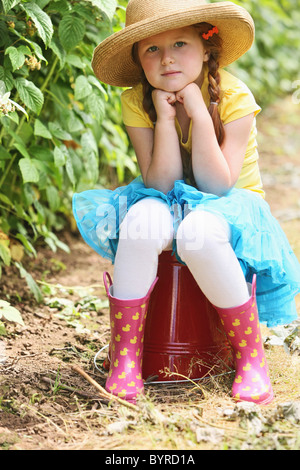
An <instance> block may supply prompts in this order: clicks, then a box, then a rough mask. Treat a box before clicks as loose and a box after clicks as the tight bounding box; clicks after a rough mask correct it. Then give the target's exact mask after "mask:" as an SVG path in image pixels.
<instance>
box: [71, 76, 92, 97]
mask: <svg viewBox="0 0 300 470" xmlns="http://www.w3.org/2000/svg"><path fill="white" fill-rule="evenodd" d="M92 91H93V88H92V85H90V84H89V82H88V79H87V78H86V77H85V76H84V75H79V77H77V78H76V80H75V99H76V100H82V99H83V98H86V97H87V96H89V95H90V94H91V93H92Z"/></svg>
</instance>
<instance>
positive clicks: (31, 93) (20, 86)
mask: <svg viewBox="0 0 300 470" xmlns="http://www.w3.org/2000/svg"><path fill="white" fill-rule="evenodd" d="M15 86H16V89H17V90H18V92H19V95H20V98H21V100H22V101H23V102H24V103H25V105H26V106H27V107H28V108H29V109H31V111H33V112H34V113H36V114H40V112H41V109H42V107H43V104H44V95H43V93H42V92H41V91H40V90H39V88H37V87H36V86H35V84H34V83H33V82H30V81H29V80H26V78H22V77H18V78H16V79H15Z"/></svg>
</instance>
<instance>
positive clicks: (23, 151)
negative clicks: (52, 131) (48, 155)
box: [14, 142, 30, 159]
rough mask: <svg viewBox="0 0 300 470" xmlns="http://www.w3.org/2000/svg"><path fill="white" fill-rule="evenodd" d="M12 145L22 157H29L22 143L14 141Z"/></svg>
mask: <svg viewBox="0 0 300 470" xmlns="http://www.w3.org/2000/svg"><path fill="white" fill-rule="evenodd" d="M14 147H15V148H16V149H17V150H19V152H20V153H21V154H22V155H23V157H25V158H29V159H30V155H29V153H28V151H27V149H26V147H25V146H24V145H23V144H18V143H16V142H15V143H14Z"/></svg>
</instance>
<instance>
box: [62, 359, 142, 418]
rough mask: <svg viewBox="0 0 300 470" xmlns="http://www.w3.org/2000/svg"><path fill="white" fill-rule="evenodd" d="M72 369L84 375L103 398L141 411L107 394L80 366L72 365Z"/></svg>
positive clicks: (131, 404)
mask: <svg viewBox="0 0 300 470" xmlns="http://www.w3.org/2000/svg"><path fill="white" fill-rule="evenodd" d="M71 369H72V370H74V371H75V372H77V373H78V374H80V375H82V377H84V378H85V379H86V380H87V381H88V382H89V383H90V384H91V385H93V387H95V388H96V389H97V390H98V392H99V394H100V395H101V396H102V397H104V398H106V399H108V400H113V401H117V402H118V403H120V405H124V406H127V408H130V409H131V410H134V411H139V408H138V406H136V405H134V404H133V403H130V402H128V401H126V400H122V398H119V397H116V396H115V395H113V394H112V393H109V392H107V391H106V390H105V389H104V388H103V387H101V385H99V384H98V383H97V382H96V381H95V380H94V379H92V377H90V376H89V375H88V374H87V373H86V372H85V371H84V370H82V369H81V368H80V367H79V366H76V365H71Z"/></svg>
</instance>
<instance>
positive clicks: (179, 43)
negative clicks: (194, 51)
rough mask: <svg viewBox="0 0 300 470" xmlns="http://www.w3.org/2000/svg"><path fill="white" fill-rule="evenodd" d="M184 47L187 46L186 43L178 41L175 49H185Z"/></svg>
mask: <svg viewBox="0 0 300 470" xmlns="http://www.w3.org/2000/svg"><path fill="white" fill-rule="evenodd" d="M184 45H185V42H183V41H177V42H176V43H175V47H183V46H184Z"/></svg>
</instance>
